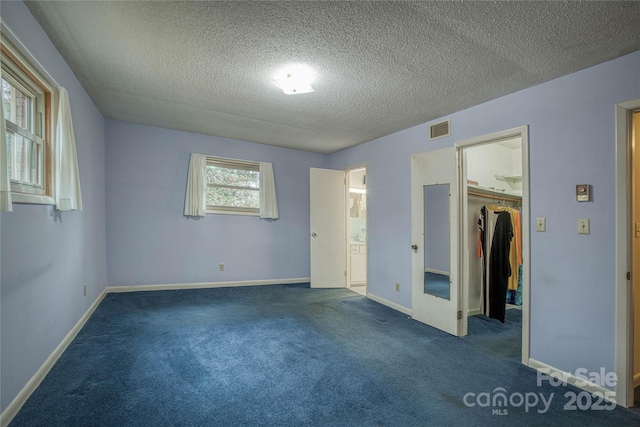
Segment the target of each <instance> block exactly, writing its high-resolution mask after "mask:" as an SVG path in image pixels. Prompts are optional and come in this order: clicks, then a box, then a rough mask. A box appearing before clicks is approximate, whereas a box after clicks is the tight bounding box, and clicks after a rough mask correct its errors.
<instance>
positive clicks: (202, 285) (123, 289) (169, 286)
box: [107, 277, 311, 293]
mask: <svg viewBox="0 0 640 427" xmlns="http://www.w3.org/2000/svg"><path fill="white" fill-rule="evenodd" d="M310 281H311V279H310V278H309V277H300V278H297V279H268V280H244V281H237V282H206V283H174V284H166V285H134V286H108V287H107V292H108V293H117V292H138V291H173V290H178V289H206V288H231V287H237V286H259V285H290V284H294V283H309V282H310Z"/></svg>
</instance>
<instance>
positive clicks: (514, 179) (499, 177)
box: [495, 175, 522, 184]
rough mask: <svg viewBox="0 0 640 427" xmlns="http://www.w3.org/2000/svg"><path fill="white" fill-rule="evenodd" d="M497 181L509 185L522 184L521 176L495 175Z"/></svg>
mask: <svg viewBox="0 0 640 427" xmlns="http://www.w3.org/2000/svg"><path fill="white" fill-rule="evenodd" d="M495 177H496V179H497V180H498V181H505V182H508V183H509V184H515V183H516V182H522V175H495Z"/></svg>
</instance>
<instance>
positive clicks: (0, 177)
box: [0, 71, 13, 212]
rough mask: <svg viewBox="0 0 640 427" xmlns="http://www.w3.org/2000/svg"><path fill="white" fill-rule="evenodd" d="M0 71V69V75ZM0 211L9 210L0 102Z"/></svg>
mask: <svg viewBox="0 0 640 427" xmlns="http://www.w3.org/2000/svg"><path fill="white" fill-rule="evenodd" d="M1 76H2V72H1V71H0V77H1ZM0 122H2V123H1V124H0V212H11V211H12V210H13V205H12V204H11V181H9V165H8V163H7V132H6V129H5V124H4V107H3V106H2V102H0Z"/></svg>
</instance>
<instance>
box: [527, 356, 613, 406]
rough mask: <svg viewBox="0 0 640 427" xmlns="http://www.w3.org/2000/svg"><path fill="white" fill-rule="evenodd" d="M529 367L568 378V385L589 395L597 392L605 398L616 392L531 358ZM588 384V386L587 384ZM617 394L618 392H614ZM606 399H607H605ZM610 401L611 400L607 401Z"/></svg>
mask: <svg viewBox="0 0 640 427" xmlns="http://www.w3.org/2000/svg"><path fill="white" fill-rule="evenodd" d="M528 365H529V367H530V368H533V369H535V370H537V371H544V373H546V374H548V375H551V374H558V375H561V377H560V378H566V382H567V383H568V384H571V385H573V386H575V387H578V388H579V389H582V390H584V391H588V392H589V393H595V392H599V393H602V395H603V396H608V395H609V394H611V392H613V391H614V390H610V389H608V388H606V387H602V386H599V385H596V384H592V383H589V382H587V381H585V380H584V379H582V378H578V377H576V376H575V375H574V374H572V373H571V372H565V371H562V370H560V369H557V368H554V367H553V366H551V365H547V364H546V363H543V362H540V361H538V360H536V359H532V358H529V364H528ZM585 383H586V384H585ZM614 393H617V390H616V391H615V392H614ZM614 397H615V394H614ZM605 399H606V397H605ZM606 400H609V399H606Z"/></svg>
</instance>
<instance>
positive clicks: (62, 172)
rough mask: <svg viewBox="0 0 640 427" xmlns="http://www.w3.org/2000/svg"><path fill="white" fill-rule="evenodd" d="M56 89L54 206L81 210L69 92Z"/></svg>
mask: <svg viewBox="0 0 640 427" xmlns="http://www.w3.org/2000/svg"><path fill="white" fill-rule="evenodd" d="M58 91H59V92H58V97H59V103H58V125H57V126H56V145H55V158H56V163H55V183H56V186H55V200H56V208H57V209H58V210H61V211H81V210H82V194H81V191H80V174H79V171H78V155H77V153H76V138H75V136H74V134H73V122H72V121H71V105H70V104H69V94H68V93H67V90H66V89H65V88H63V87H61V88H58Z"/></svg>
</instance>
